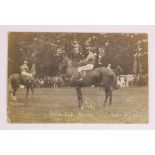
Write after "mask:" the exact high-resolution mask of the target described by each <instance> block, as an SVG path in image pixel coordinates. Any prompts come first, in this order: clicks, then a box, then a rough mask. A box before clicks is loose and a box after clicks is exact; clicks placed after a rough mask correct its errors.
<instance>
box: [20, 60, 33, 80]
mask: <svg viewBox="0 0 155 155" xmlns="http://www.w3.org/2000/svg"><path fill="white" fill-rule="evenodd" d="M20 72H21V75H24V76H26V77H31V78H32V74H31V73H30V69H29V67H28V62H27V61H26V60H25V61H24V64H23V65H21V67H20Z"/></svg>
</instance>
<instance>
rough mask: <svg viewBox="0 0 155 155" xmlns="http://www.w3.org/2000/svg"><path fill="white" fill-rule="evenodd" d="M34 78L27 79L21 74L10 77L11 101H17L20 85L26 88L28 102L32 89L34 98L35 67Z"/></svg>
mask: <svg viewBox="0 0 155 155" xmlns="http://www.w3.org/2000/svg"><path fill="white" fill-rule="evenodd" d="M31 73H32V77H26V76H23V75H21V74H19V73H14V74H12V75H10V77H9V92H10V96H11V100H13V101H17V99H16V92H17V89H18V88H19V87H20V85H24V86H25V87H26V100H27V99H28V94H29V89H31V92H32V97H33V94H34V87H35V80H34V76H35V71H34V67H32V68H31Z"/></svg>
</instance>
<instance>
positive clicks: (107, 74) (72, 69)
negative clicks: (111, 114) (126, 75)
mask: <svg viewBox="0 0 155 155" xmlns="http://www.w3.org/2000/svg"><path fill="white" fill-rule="evenodd" d="M79 65H80V64H79V63H75V62H73V61H72V60H71V59H70V58H69V57H68V56H67V55H64V56H63V60H62V62H61V64H60V67H59V69H60V71H61V72H63V73H65V75H66V76H67V77H70V79H71V85H72V86H74V87H75V88H76V91H77V98H78V104H79V108H82V107H83V97H82V91H81V87H83V86H91V85H94V84H99V85H100V84H101V85H102V87H103V88H104V90H105V101H104V103H103V106H105V105H106V102H107V99H108V97H109V105H111V104H112V87H113V88H117V77H116V75H115V73H114V72H113V71H109V70H108V69H107V68H105V67H100V68H95V69H94V70H91V71H86V72H85V76H84V80H83V81H80V80H79V73H78V67H79Z"/></svg>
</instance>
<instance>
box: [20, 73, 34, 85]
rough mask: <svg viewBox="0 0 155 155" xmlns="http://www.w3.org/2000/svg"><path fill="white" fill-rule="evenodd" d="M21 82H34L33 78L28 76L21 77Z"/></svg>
mask: <svg viewBox="0 0 155 155" xmlns="http://www.w3.org/2000/svg"><path fill="white" fill-rule="evenodd" d="M21 80H22V81H23V83H26V82H31V81H32V77H30V76H26V75H21Z"/></svg>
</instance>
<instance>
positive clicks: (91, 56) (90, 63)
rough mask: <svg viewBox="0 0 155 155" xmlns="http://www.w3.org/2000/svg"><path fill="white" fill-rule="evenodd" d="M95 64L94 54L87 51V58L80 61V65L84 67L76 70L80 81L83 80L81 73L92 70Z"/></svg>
mask: <svg viewBox="0 0 155 155" xmlns="http://www.w3.org/2000/svg"><path fill="white" fill-rule="evenodd" d="M95 62H96V53H93V52H92V51H91V50H89V54H88V56H87V58H86V59H85V60H84V61H82V63H83V64H86V65H84V66H81V67H79V68H78V72H79V74H80V80H83V74H82V71H87V70H92V69H94V65H95Z"/></svg>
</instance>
